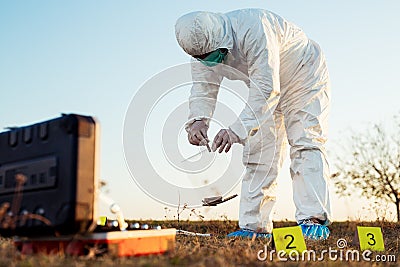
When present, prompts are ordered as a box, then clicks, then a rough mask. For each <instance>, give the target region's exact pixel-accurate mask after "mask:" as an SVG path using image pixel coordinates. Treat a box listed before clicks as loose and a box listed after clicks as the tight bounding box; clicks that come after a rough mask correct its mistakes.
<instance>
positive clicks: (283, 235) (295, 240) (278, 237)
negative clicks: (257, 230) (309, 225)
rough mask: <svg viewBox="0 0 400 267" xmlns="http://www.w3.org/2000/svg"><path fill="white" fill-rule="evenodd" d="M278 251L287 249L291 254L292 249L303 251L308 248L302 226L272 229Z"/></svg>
mask: <svg viewBox="0 0 400 267" xmlns="http://www.w3.org/2000/svg"><path fill="white" fill-rule="evenodd" d="M272 236H273V238H274V242H275V248H276V251H277V252H279V251H285V252H286V253H287V254H288V255H290V252H291V251H297V252H300V253H302V252H303V251H305V250H307V247H306V242H305V241H304V237H303V232H302V231H301V227H300V226H292V227H282V228H276V229H273V230H272Z"/></svg>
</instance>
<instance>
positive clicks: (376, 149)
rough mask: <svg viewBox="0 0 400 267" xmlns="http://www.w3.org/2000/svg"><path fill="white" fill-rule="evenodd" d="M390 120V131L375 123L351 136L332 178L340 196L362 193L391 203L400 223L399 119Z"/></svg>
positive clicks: (338, 159)
mask: <svg viewBox="0 0 400 267" xmlns="http://www.w3.org/2000/svg"><path fill="white" fill-rule="evenodd" d="M393 121H394V124H393V126H394V127H393V128H394V129H392V132H389V131H388V130H387V129H385V127H384V126H383V124H374V125H373V127H372V128H371V129H369V130H368V131H366V132H363V133H358V134H353V135H352V137H351V138H350V141H351V143H350V144H349V145H348V146H347V149H345V150H343V151H342V153H343V154H342V155H341V156H340V157H338V158H337V162H336V164H335V167H336V169H337V172H336V173H334V174H333V175H332V178H333V179H334V181H335V184H336V191H337V193H339V194H341V195H352V194H353V196H354V193H355V192H357V190H358V191H360V190H361V192H362V195H364V196H365V197H367V198H376V199H380V200H384V201H387V202H388V203H392V204H394V205H395V206H396V213H397V221H398V222H400V119H399V117H397V116H395V117H394V120H393Z"/></svg>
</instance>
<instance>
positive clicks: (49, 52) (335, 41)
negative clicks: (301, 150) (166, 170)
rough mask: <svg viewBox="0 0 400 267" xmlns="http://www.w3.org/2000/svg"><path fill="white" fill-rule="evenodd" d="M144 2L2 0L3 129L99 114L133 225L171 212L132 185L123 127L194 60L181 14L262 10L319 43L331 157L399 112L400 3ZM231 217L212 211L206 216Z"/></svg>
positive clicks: (118, 196) (105, 155) (110, 168)
mask: <svg viewBox="0 0 400 267" xmlns="http://www.w3.org/2000/svg"><path fill="white" fill-rule="evenodd" d="M138 2H139V1H0V36H1V42H0V92H1V98H0V99H1V100H0V114H1V115H0V128H4V127H7V126H14V125H17V126H18V125H26V124H30V123H33V122H37V121H41V120H44V119H48V118H52V117H55V116H58V115H59V114H60V113H61V112H65V113H71V112H74V113H80V114H87V115H93V116H96V117H97V118H98V120H99V121H100V122H101V127H102V136H101V138H102V139H101V178H102V179H104V180H106V181H107V182H108V183H109V186H108V188H109V190H110V196H111V197H112V198H114V199H115V200H116V201H117V202H119V203H120V204H121V206H122V207H123V209H124V211H125V213H126V214H127V216H128V217H132V218H150V217H156V216H157V217H162V216H163V215H164V214H163V213H164V206H162V205H160V204H158V203H157V202H155V201H153V200H152V199H150V198H149V197H147V196H146V195H145V194H143V193H142V192H140V190H139V189H138V188H137V187H136V185H135V184H134V182H133V181H132V179H131V178H130V177H129V174H128V171H127V169H126V166H125V163H124V159H123V151H122V126H123V119H124V115H125V111H126V109H127V106H128V104H129V102H130V99H131V98H132V96H133V95H134V93H135V91H136V90H137V89H138V88H139V87H140V85H141V84H143V83H144V82H145V81H146V80H147V79H148V78H150V77H151V76H152V75H154V74H156V73H157V72H159V71H161V70H163V69H165V68H167V67H170V66H172V65H176V64H180V63H184V62H188V61H189V57H188V56H187V55H186V54H184V53H183V51H182V50H181V49H180V47H179V46H178V45H177V43H176V40H175V34H174V24H175V21H176V19H177V18H178V17H179V16H181V15H182V14H184V13H187V12H191V11H195V10H208V11H217V12H227V11H231V10H234V9H239V8H246V7H259V8H265V9H268V10H271V11H273V12H275V13H277V14H279V15H281V16H283V17H285V18H286V19H288V20H290V21H292V22H294V23H295V24H297V25H298V26H300V27H301V28H303V30H304V31H305V32H306V33H307V35H308V36H309V37H310V38H312V39H314V40H316V41H317V42H318V43H319V44H320V45H321V47H322V48H323V50H324V52H325V54H326V57H327V60H328V65H329V69H330V74H331V80H332V115H331V126H330V129H331V136H330V137H331V141H330V145H329V147H330V148H331V150H332V151H333V150H334V149H335V148H334V147H335V142H340V141H341V139H342V136H343V135H345V134H346V130H347V129H348V128H349V127H352V128H353V129H354V130H357V129H360V130H361V129H363V128H364V127H366V126H368V125H369V124H370V123H371V122H377V121H380V120H389V121H390V117H391V116H392V115H393V114H395V113H397V112H398V111H399V109H398V102H399V99H400V87H399V85H398V84H399V82H398V80H397V78H398V77H399V70H400V68H399V65H398V64H399V62H400V52H399V48H400V35H399V27H400V18H399V15H398V11H399V10H400V2H399V1H395V0H393V1H369V0H367V1H365V0H364V1H361V0H354V1H343V0H340V1H316V0H307V1H282V0H280V1H277V0H276V1H240V2H239V1H237V2H235V1H141V2H140V3H138ZM285 168H287V164H286V165H285ZM283 176H284V177H283V178H282V179H285V180H288V179H289V178H288V174H287V173H284V174H283ZM282 192H285V191H282ZM285 197H286V196H285ZM287 199H288V201H289V200H290V201H291V196H287ZM285 202H286V200H281V205H282V206H284V205H285ZM341 203H342V202H341ZM237 204H238V202H237V201H236V202H232V204H229V205H230V207H229V209H231V211H229V212H227V214H228V215H229V216H232V217H235V216H236V209H237ZM227 205H228V204H227ZM334 206H335V204H334ZM225 209H227V206H225ZM334 210H335V208H334ZM206 212H207V211H206ZM224 212H225V211H224V210H218V209H215V210H213V211H209V214H210V215H209V217H212V216H214V215H213V214H216V215H219V214H224ZM346 212H347V211H346ZM346 212H342V211H340V208H338V206H337V205H336V213H337V214H339V215H340V216H339V215H338V217H337V218H345V217H346V216H352V215H354V214H355V211H351V212H347V213H346ZM342 213H343V214H342ZM285 216H287V218H289V219H293V214H292V210H291V211H290V212H287V213H282V214H281V215H280V217H282V218H283V217H285Z"/></svg>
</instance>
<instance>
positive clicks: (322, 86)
mask: <svg viewBox="0 0 400 267" xmlns="http://www.w3.org/2000/svg"><path fill="white" fill-rule="evenodd" d="M325 81H326V82H321V83H317V84H316V86H315V87H314V88H312V90H310V91H309V93H308V94H306V95H303V96H301V97H300V98H299V99H297V100H296V101H295V102H292V103H291V105H290V109H291V110H290V111H289V112H285V126H286V132H287V136H288V141H289V144H290V146H291V147H290V159H291V166H290V173H291V176H292V180H293V200H294V203H295V205H296V220H297V221H298V222H299V221H301V220H304V219H308V218H311V217H314V218H317V219H320V220H323V221H325V222H326V224H329V222H330V217H331V209H330V201H329V191H328V179H329V175H330V173H329V166H328V162H327V159H326V151H325V148H324V144H325V142H326V136H327V130H328V129H327V126H328V125H327V118H328V113H329V94H330V92H329V79H327V80H325Z"/></svg>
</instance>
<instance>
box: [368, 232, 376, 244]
mask: <svg viewBox="0 0 400 267" xmlns="http://www.w3.org/2000/svg"><path fill="white" fill-rule="evenodd" d="M367 236H368V237H369V239H370V240H371V241H368V245H370V246H374V245H375V244H376V240H375V239H374V238H375V236H374V235H373V234H371V233H368V234H367ZM370 242H371V243H370Z"/></svg>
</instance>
